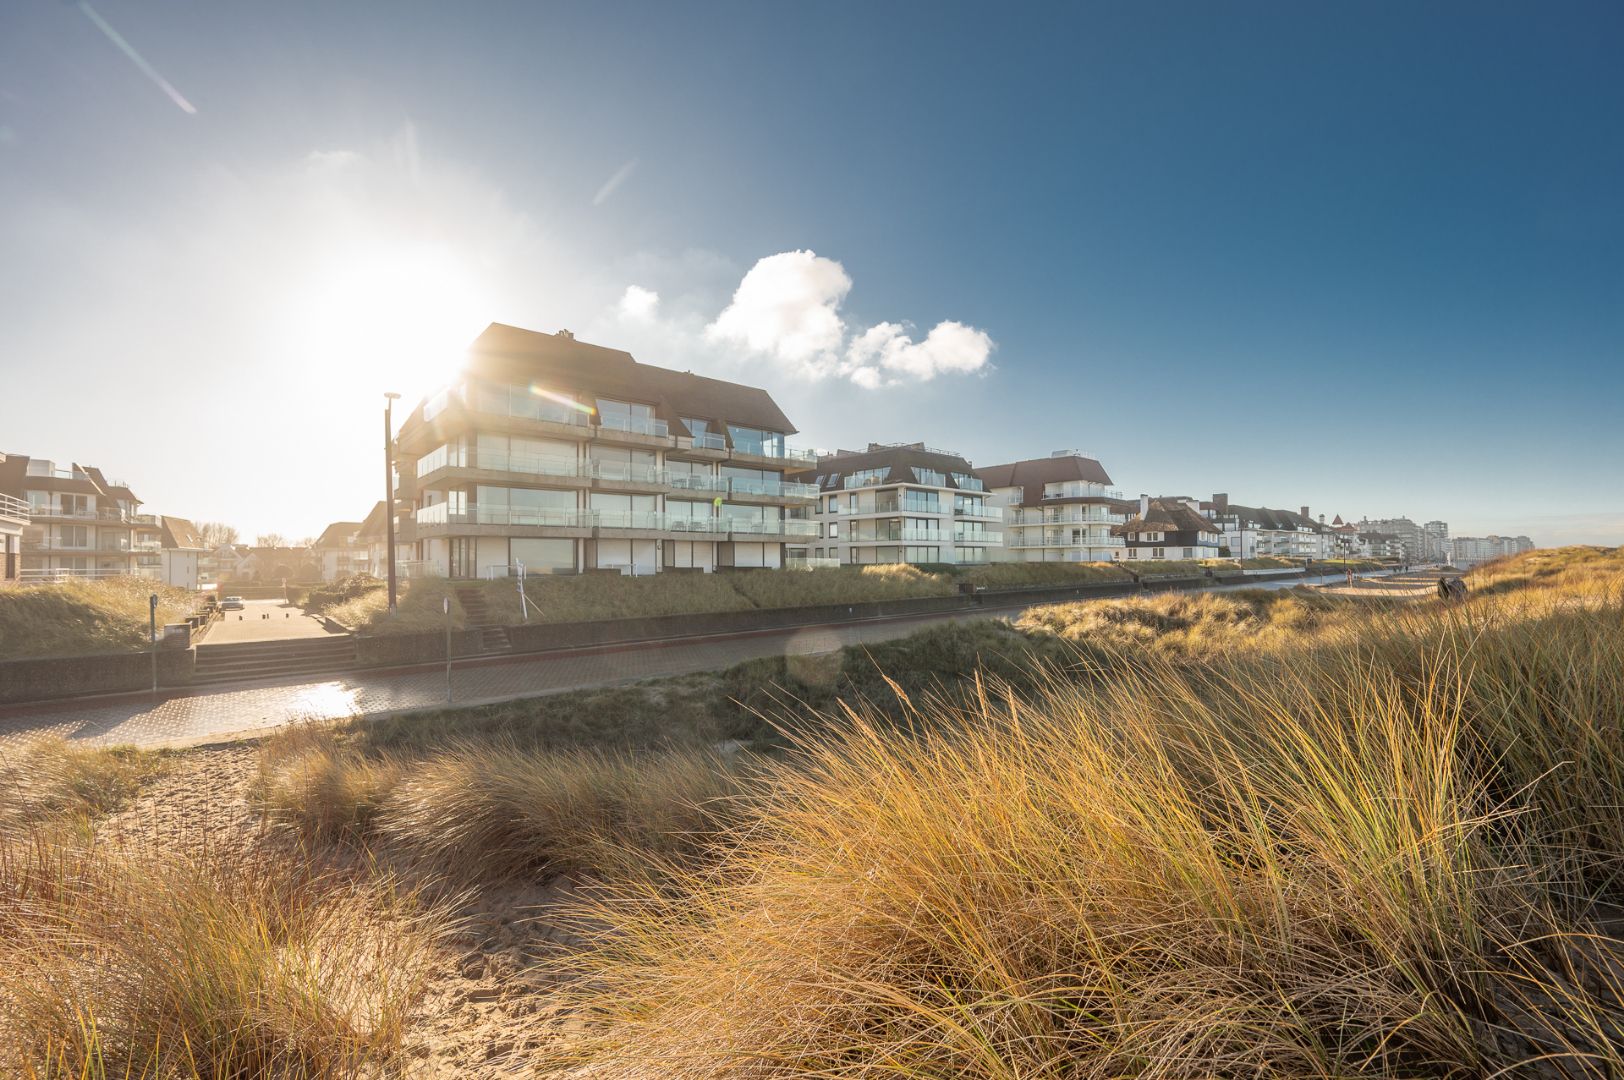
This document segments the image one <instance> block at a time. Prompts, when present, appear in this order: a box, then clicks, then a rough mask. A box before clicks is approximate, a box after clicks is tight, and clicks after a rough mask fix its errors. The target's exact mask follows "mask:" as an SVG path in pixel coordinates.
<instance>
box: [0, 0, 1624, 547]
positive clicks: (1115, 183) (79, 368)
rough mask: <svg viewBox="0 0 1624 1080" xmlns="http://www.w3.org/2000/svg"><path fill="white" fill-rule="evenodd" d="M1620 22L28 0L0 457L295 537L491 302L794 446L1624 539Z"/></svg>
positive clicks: (1243, 11) (1462, 527)
mask: <svg viewBox="0 0 1624 1080" xmlns="http://www.w3.org/2000/svg"><path fill="white" fill-rule="evenodd" d="M109 30H111V31H112V33H114V34H116V35H118V36H119V37H120V38H121V39H122V40H123V41H124V42H125V43H126V44H127V45H128V47H129V50H130V51H131V52H133V53H134V54H135V55H137V56H139V57H140V59H141V61H142V62H144V63H145V65H146V69H145V70H144V69H143V68H142V67H141V66H140V65H139V64H138V63H137V62H136V60H135V59H133V58H132V56H131V55H130V53H128V52H126V51H123V50H122V49H121V48H120V47H119V45H118V44H117V43H116V42H115V41H114V40H113V38H112V37H110V36H109V33H108V31H109ZM1621 53H1624V8H1621V7H1619V6H1618V5H1615V4H1602V3H1594V4H1584V3H1558V4H1550V5H1540V6H1538V7H1537V8H1536V7H1535V6H1532V5H1494V4H1470V5H1443V4H1431V5H1424V6H1423V5H1413V4H1397V3H1392V4H1361V5H1344V6H1340V7H1337V8H1332V7H1331V6H1330V5H1302V4H1279V5H1266V4H1230V5H1212V4H1174V3H1165V4H1156V5H1128V4H1099V5H1090V4H1068V5H1062V6H1057V7H1053V8H1049V7H1042V6H1024V7H1022V6H1000V7H998V8H993V7H989V6H985V5H977V6H963V7H955V6H953V5H948V4H931V5H922V4H903V3H896V4H835V3H830V4H816V5H792V4H787V3H784V4H766V3H751V4H746V3H729V4H714V5H700V4H693V5H683V4H674V3H666V4H650V5H638V4H584V3H583V4H575V5H542V4H530V3H523V4H519V3H515V4H506V5H503V4H481V3H468V4H457V5H452V4H409V3H390V4H382V3H377V4H362V3H348V4H332V3H308V4H306V3H295V2H283V3H278V4H262V3H226V2H219V0H214V2H207V3H205V2H201V0H199V2H179V0H142V2H135V0H97V2H96V3H95V4H94V6H93V7H92V6H88V5H85V4H71V3H62V2H43V0H37V2H31V0H23V2H17V3H12V4H8V5H5V6H4V7H3V8H0V252H4V254H5V258H4V259H3V260H0V316H3V317H0V376H3V378H0V385H3V387H4V389H3V390H0V449H8V450H15V451H18V452H24V453H32V454H36V455H39V456H45V457H54V458H58V459H64V460H68V459H78V460H81V461H85V462H88V463H91V464H98V465H101V466H103V467H104V468H106V469H107V470H109V472H111V473H113V474H115V475H119V476H123V477H126V478H127V479H128V480H129V481H130V482H131V483H132V484H133V485H134V486H135V488H136V490H137V492H138V493H140V494H141V495H142V497H143V498H145V499H146V500H147V502H148V504H149V507H150V508H152V509H155V510H158V511H160V512H168V513H176V514H180V515H183V516H189V517H193V518H197V519H223V520H227V521H230V522H232V523H234V524H237V525H238V526H239V527H240V528H241V529H242V530H243V531H244V532H245V533H248V534H253V533H255V532H262V531H270V530H276V531H279V532H282V533H284V534H288V535H292V536H301V535H307V534H313V533H315V532H318V531H319V530H320V528H321V527H322V526H323V525H325V524H326V523H327V522H328V521H331V520H334V519H341V518H357V517H359V516H361V515H362V514H363V513H364V512H365V511H366V509H367V508H368V507H369V506H370V505H371V503H372V501H373V500H374V499H375V498H376V497H377V492H376V491H375V490H374V489H375V488H378V487H380V486H381V482H380V481H379V480H378V479H377V474H378V473H379V472H380V469H381V466H380V465H379V463H378V461H377V458H378V457H379V451H378V449H377V446H376V444H377V442H378V439H379V434H378V426H379V425H378V419H377V416H376V408H377V406H378V405H379V404H380V402H381V393H382V391H384V390H386V389H395V390H400V391H403V392H405V393H408V394H409V395H420V394H421V393H422V392H424V391H425V390H427V389H429V388H430V387H431V386H432V385H433V384H434V383H435V382H437V381H440V380H442V379H444V378H445V377H446V376H447V375H449V373H450V372H451V371H452V370H454V368H455V367H456V365H457V363H458V360H459V357H458V349H459V346H460V345H461V344H462V343H465V342H466V341H467V340H468V339H470V338H471V337H472V336H473V335H474V334H475V333H477V332H478V330H479V329H480V328H481V327H482V326H483V325H484V324H485V323H486V322H488V321H491V320H500V321H505V322H512V323H516V324H519V325H524V326H530V327H534V328H537V329H544V330H552V329H556V328H559V327H568V328H571V329H573V330H575V331H576V333H577V334H578V335H579V336H581V337H583V338H586V339H588V340H593V341H597V342H600V343H602V344H607V345H618V346H621V347H625V348H629V349H631V350H632V351H633V352H634V354H635V355H637V356H638V357H639V359H642V360H645V361H647V362H650V363H656V364H665V365H667V366H673V367H679V368H691V369H693V370H697V371H702V372H704V373H707V374H713V375H717V376H720V377H727V378H737V379H740V380H743V381H749V382H755V383H758V384H760V385H765V386H767V387H768V388H770V389H771V390H772V391H773V393H774V394H775V395H776V396H778V397H779V399H780V401H781V403H782V404H783V405H784V407H785V410H786V412H788V413H789V415H790V416H791V417H792V418H793V419H794V420H795V421H796V422H797V424H798V426H799V427H800V428H801V429H802V431H803V436H802V442H803V443H805V444H808V445H816V446H820V447H829V446H835V445H853V444H861V443H863V442H866V441H868V440H871V439H872V440H879V441H902V440H915V439H921V440H924V441H925V442H927V443H929V444H931V445H936V446H946V447H951V448H955V449H958V450H961V451H962V452H964V453H965V454H967V455H968V456H970V457H971V458H972V459H973V460H975V461H977V462H979V463H986V464H992V463H995V462H998V461H1003V460H1008V459H1010V458H1012V457H1024V456H1037V455H1042V454H1046V453H1048V452H1049V451H1051V450H1054V449H1059V448H1063V447H1078V448H1082V449H1084V450H1087V451H1092V452H1094V453H1097V454H1098V455H1099V457H1100V458H1101V459H1102V461H1103V462H1104V463H1105V465H1106V468H1107V469H1108V470H1109V471H1110V473H1111V474H1112V476H1113V477H1114V478H1115V479H1116V480H1117V481H1118V483H1119V484H1120V486H1122V487H1123V488H1124V489H1127V490H1128V491H1130V493H1138V492H1139V491H1148V492H1152V493H1166V494H1180V493H1182V494H1190V495H1198V496H1203V497H1204V496H1206V495H1208V494H1210V493H1211V492H1213V491H1227V492H1229V493H1230V495H1231V497H1232V498H1233V499H1235V500H1236V501H1241V502H1248V503H1258V502H1262V503H1266V504H1269V505H1277V506H1289V507H1296V506H1299V505H1302V504H1305V503H1306V504H1309V505H1310V506H1311V507H1312V508H1313V509H1314V511H1315V512H1316V513H1318V512H1321V511H1323V512H1326V513H1327V514H1331V513H1341V514H1343V515H1344V516H1349V517H1352V518H1355V519H1356V518H1358V517H1359V516H1361V515H1369V516H1371V517H1379V516H1385V515H1398V514H1407V515H1409V516H1411V517H1414V518H1415V519H1417V520H1426V519H1429V518H1434V517H1441V518H1443V519H1445V520H1447V521H1449V522H1451V524H1452V526H1453V527H1454V530H1455V531H1456V532H1457V533H1461V534H1468V533H1470V534H1476V533H1483V532H1489V531H1497V532H1513V533H1517V532H1526V533H1529V534H1530V535H1532V536H1534V537H1535V539H1536V540H1538V541H1540V542H1542V543H1557V542H1570V541H1589V542H1607V543H1624V479H1621V477H1620V463H1621V462H1624V424H1621V420H1624V258H1621V257H1620V256H1621V252H1624V139H1621V138H1620V137H1619V136H1620V128H1621V121H1624V65H1620V64H1619V63H1618V62H1617V58H1618V56H1619V55H1621ZM160 79H161V80H163V83H164V84H166V85H160V82H159V81H158V80H160ZM814 252H815V253H816V254H815V256H814V255H812V254H810V253H814Z"/></svg>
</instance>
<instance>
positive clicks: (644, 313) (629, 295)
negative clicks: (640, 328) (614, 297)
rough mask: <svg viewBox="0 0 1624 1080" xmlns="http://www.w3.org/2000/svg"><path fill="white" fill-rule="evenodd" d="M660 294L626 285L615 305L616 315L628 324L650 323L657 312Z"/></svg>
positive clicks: (639, 286) (637, 286) (640, 287)
mask: <svg viewBox="0 0 1624 1080" xmlns="http://www.w3.org/2000/svg"><path fill="white" fill-rule="evenodd" d="M659 307H660V294H659V293H657V292H655V291H654V290H653V289H645V288H643V287H642V286H641V285H628V286H626V291H625V293H623V294H622V295H621V297H620V303H619V304H617V305H616V307H615V310H616V313H617V314H618V315H619V316H620V317H621V318H622V319H623V320H626V321H628V322H641V323H646V322H652V321H653V319H654V316H655V314H656V313H657V312H658V311H659Z"/></svg>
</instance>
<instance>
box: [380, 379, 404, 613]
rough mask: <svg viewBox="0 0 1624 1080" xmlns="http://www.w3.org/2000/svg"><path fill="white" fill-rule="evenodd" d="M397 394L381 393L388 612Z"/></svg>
mask: <svg viewBox="0 0 1624 1080" xmlns="http://www.w3.org/2000/svg"><path fill="white" fill-rule="evenodd" d="M399 397H400V395H399V394H395V393H389V392H385V394H384V395H383V520H384V536H385V540H384V553H383V557H384V559H385V560H386V561H387V562H388V564H389V614H391V615H393V614H394V613H395V425H394V408H395V401H396V400H397V399H398V398H399Z"/></svg>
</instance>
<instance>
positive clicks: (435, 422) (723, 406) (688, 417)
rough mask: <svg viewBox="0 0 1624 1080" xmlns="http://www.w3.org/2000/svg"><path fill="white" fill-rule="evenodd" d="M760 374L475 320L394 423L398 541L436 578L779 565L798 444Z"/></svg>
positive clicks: (793, 530)
mask: <svg viewBox="0 0 1624 1080" xmlns="http://www.w3.org/2000/svg"><path fill="white" fill-rule="evenodd" d="M794 433H795V427H794V426H793V425H792V424H791V423H790V421H789V419H788V418H787V417H786V416H785V415H784V414H783V412H782V411H781V410H780V409H779V407H778V405H777V403H775V402H774V401H773V399H772V398H771V396H769V395H768V394H767V392H766V391H764V390H760V389H757V388H755V387H750V386H744V385H741V384H738V383H731V382H725V381H723V380H720V379H710V378H705V377H703V376H699V375H694V374H692V373H690V372H683V371H672V370H669V369H666V368H660V367H655V366H653V365H650V364H644V363H640V362H639V361H637V360H635V359H633V358H632V356H631V355H630V354H629V353H626V352H623V351H621V350H618V349H611V348H605V347H603V346H600V345H591V344H588V343H586V342H583V341H577V340H576V339H575V337H574V335H573V334H571V333H569V331H559V332H558V333H556V334H543V333H538V332H535V331H531V330H523V329H520V328H518V327H513V326H506V325H503V324H500V323H493V324H491V325H490V326H489V327H488V328H487V329H486V330H485V332H484V333H482V334H481V335H480V336H479V338H478V339H476V340H475V341H474V343H473V344H472V346H471V347H470V349H469V355H468V365H467V367H466V369H465V370H464V372H463V373H462V374H461V375H459V377H458V378H457V379H456V380H455V381H454V382H453V383H452V384H451V385H450V386H449V387H447V388H446V389H445V390H442V391H440V392H439V393H437V394H435V395H433V396H431V397H429V398H427V399H426V400H424V401H423V402H422V403H421V404H420V405H419V406H417V407H416V408H415V409H414V410H413V411H412V412H411V414H410V415H409V416H408V417H407V419H406V420H405V421H404V422H403V423H402V425H401V429H400V433H399V435H398V436H397V438H396V440H395V444H394V446H395V452H396V455H397V480H396V491H395V495H396V512H397V515H398V521H399V524H398V528H397V533H396V541H397V544H398V545H400V547H401V549H402V550H401V551H399V552H397V557H400V558H402V560H403V561H404V562H408V563H410V564H413V565H416V566H421V567H423V568H424V569H426V570H427V571H428V572H432V573H436V574H441V575H444V576H447V577H452V578H472V577H480V576H497V575H505V574H508V573H510V572H512V570H513V569H514V568H516V567H518V566H520V565H522V566H524V567H525V568H526V570H527V571H528V572H530V573H549V574H569V573H585V572H592V571H613V572H618V573H630V574H649V573H657V572H662V571H669V570H692V571H704V572H708V571H712V570H717V569H723V568H743V567H780V566H783V565H784V557H785V545H786V543H787V542H788V541H790V540H805V539H806V538H809V537H811V536H814V535H816V532H817V525H816V524H815V523H814V522H812V521H809V520H804V519H796V518H795V517H793V516H792V515H791V514H790V513H788V511H790V510H791V509H793V508H797V507H804V506H808V505H809V504H810V503H811V501H812V499H813V498H814V497H815V496H816V494H817V489H816V488H814V487H813V486H812V485H810V484H802V483H798V482H794V481H791V480H788V479H786V477H785V473H786V472H788V471H790V470H792V469H795V468H797V467H799V466H801V465H804V464H805V463H806V462H807V461H808V460H814V459H813V458H812V457H811V455H806V454H802V453H799V452H796V451H793V450H791V449H790V448H789V446H788V445H787V439H788V437H789V436H790V435H793V434H794Z"/></svg>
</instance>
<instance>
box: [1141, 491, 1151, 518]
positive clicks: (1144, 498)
mask: <svg viewBox="0 0 1624 1080" xmlns="http://www.w3.org/2000/svg"><path fill="white" fill-rule="evenodd" d="M1148 513H1150V496H1149V495H1146V494H1145V493H1144V492H1143V491H1141V492H1140V493H1139V516H1140V517H1144V516H1145V515H1146V514H1148Z"/></svg>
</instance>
